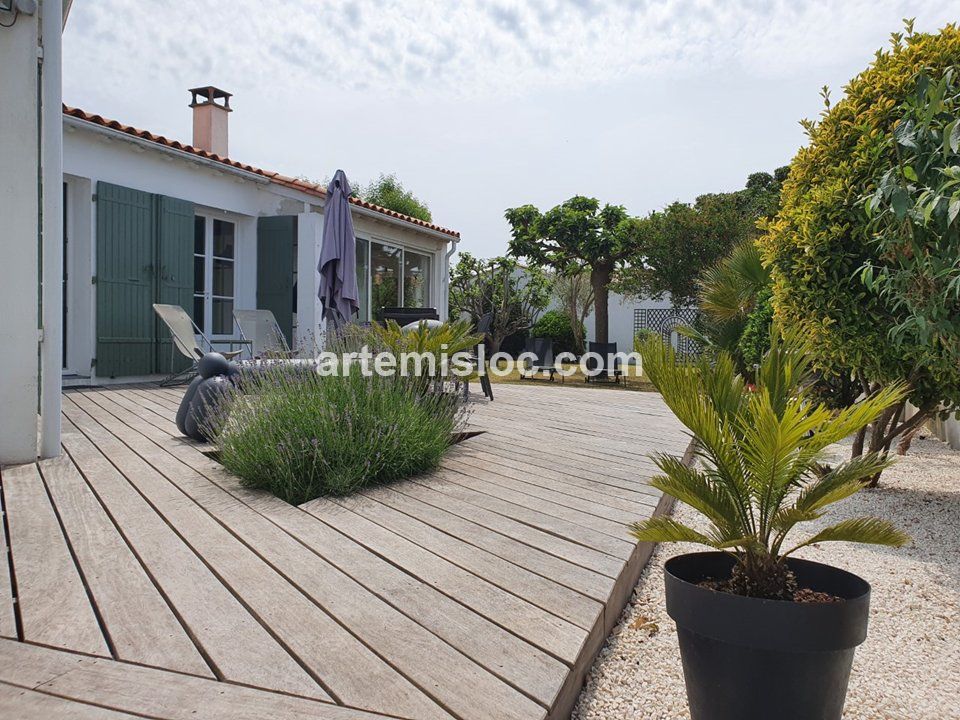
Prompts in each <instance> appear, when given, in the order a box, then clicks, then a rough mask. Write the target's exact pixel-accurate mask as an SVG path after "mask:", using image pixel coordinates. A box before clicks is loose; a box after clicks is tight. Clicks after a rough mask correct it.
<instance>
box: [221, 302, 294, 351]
mask: <svg viewBox="0 0 960 720" xmlns="http://www.w3.org/2000/svg"><path fill="white" fill-rule="evenodd" d="M233 317H234V319H235V320H236V321H237V327H239V328H240V336H241V337H242V338H243V339H244V340H249V341H250V353H251V355H252V356H253V357H254V358H289V357H293V355H294V351H293V350H291V349H290V344H289V343H288V342H287V339H286V338H285V337H284V335H283V330H281V329H280V325H279V324H278V323H277V318H276V317H275V316H274V314H273V313H272V312H271V311H270V310H234V311H233Z"/></svg>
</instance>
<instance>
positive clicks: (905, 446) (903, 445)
mask: <svg viewBox="0 0 960 720" xmlns="http://www.w3.org/2000/svg"><path fill="white" fill-rule="evenodd" d="M921 427H923V426H922V425H917V427H915V428H914V429H913V430H911V431H910V432H908V433H904V435H903V437H902V438H900V442H899V443H897V455H906V454H907V453H908V452H909V451H910V445H911V444H912V443H913V438H914V437H916V435H917V433H918V432H920V428H921Z"/></svg>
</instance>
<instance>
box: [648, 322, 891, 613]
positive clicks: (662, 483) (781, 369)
mask: <svg viewBox="0 0 960 720" xmlns="http://www.w3.org/2000/svg"><path fill="white" fill-rule="evenodd" d="M641 352H642V356H643V369H644V372H645V373H646V375H647V376H648V377H649V378H650V380H651V382H652V383H653V384H654V385H655V386H656V387H657V389H658V390H659V391H660V393H661V394H662V395H663V399H664V401H665V402H666V403H667V405H668V406H669V407H670V409H671V410H672V411H673V412H674V414H675V415H676V416H677V418H679V420H680V421H681V422H682V423H683V424H684V425H686V426H687V428H689V430H690V431H691V433H692V434H693V437H694V439H695V441H696V446H697V450H696V456H697V457H698V458H699V460H700V461H701V463H700V464H701V466H702V468H697V467H692V466H691V467H688V466H687V465H685V464H684V463H682V462H681V461H680V460H679V459H678V458H676V457H673V456H669V455H664V454H657V455H655V456H654V457H653V460H654V462H655V463H656V464H657V467H659V468H660V470H661V471H662V473H663V474H662V475H659V476H657V477H656V478H654V479H653V480H652V482H651V484H652V485H653V486H654V487H656V488H658V489H659V490H661V491H662V492H664V493H666V494H668V495H671V496H673V497H674V498H677V499H678V500H681V501H683V502H685V503H686V504H687V505H689V506H691V507H692V508H694V509H695V510H697V511H699V512H700V513H702V514H703V515H705V516H706V518H707V519H708V520H709V521H710V528H709V530H707V531H706V532H699V531H697V530H694V529H693V528H690V527H688V526H686V525H683V524H681V523H680V522H678V521H676V520H674V519H672V518H669V517H655V518H652V519H649V520H645V521H643V522H638V523H635V524H634V525H632V526H631V531H632V534H633V535H634V537H636V538H637V539H638V540H644V541H651V542H693V543H699V544H702V545H707V546H709V547H711V548H714V549H716V550H720V551H723V552H726V553H728V554H730V555H732V556H733V557H734V558H735V560H736V562H735V564H734V570H733V574H732V577H731V579H730V581H729V583H728V584H727V587H726V588H725V589H727V590H729V591H730V592H735V593H737V594H741V595H748V596H753V597H767V598H777V599H792V597H793V592H794V591H795V590H796V582H795V579H794V578H793V574H792V572H791V571H790V569H789V567H788V566H787V564H786V562H785V560H786V558H788V557H789V556H790V555H791V554H792V553H794V552H796V551H797V550H799V549H800V548H802V547H805V546H807V545H810V544H812V543H819V542H826V541H833V540H845V541H849V542H860V543H875V544H880V545H894V546H900V545H903V544H904V543H906V542H907V541H908V538H907V536H906V535H904V534H903V533H901V532H899V531H898V530H896V529H895V528H894V527H893V526H892V525H890V523H888V522H886V521H884V520H879V519H876V518H858V519H853V520H844V521H842V522H839V523H837V524H835V525H832V526H830V527H827V528H824V529H822V530H820V531H819V532H817V533H815V534H813V535H812V536H810V537H807V538H806V539H804V540H802V541H800V542H797V543H796V544H794V545H793V546H791V547H789V549H784V548H786V547H788V546H787V545H786V541H787V537H788V535H790V534H791V531H792V530H793V529H794V528H795V526H796V525H798V524H799V523H802V522H806V521H811V520H817V519H818V518H820V517H821V516H822V515H823V514H824V509H825V508H826V507H827V506H828V505H830V504H832V503H835V502H837V501H839V500H843V499H844V498H847V497H849V496H851V495H853V494H854V493H855V492H857V491H858V490H860V489H861V488H862V487H863V480H864V479H865V478H869V477H871V476H873V475H874V474H876V473H877V472H880V471H881V470H882V469H883V468H884V467H886V466H887V465H888V464H889V462H890V461H889V460H887V459H886V458H884V457H882V456H881V455H880V454H878V453H870V454H867V455H863V456H861V457H858V458H855V459H853V460H850V461H848V462H846V463H843V464H842V465H839V466H837V467H835V468H833V469H831V470H828V471H827V470H825V469H824V468H823V467H822V466H820V465H819V464H818V457H819V456H820V453H821V451H822V450H823V449H824V448H825V447H827V446H828V445H830V444H831V443H834V442H837V441H838V440H841V439H843V438H845V437H847V436H848V435H850V434H851V433H853V432H856V431H857V430H858V429H859V428H861V427H863V426H864V425H866V424H867V423H869V422H871V421H872V420H874V419H875V418H876V417H878V416H879V415H880V414H881V413H882V412H883V411H884V409H886V408H887V407H889V406H890V405H893V404H895V403H897V402H900V401H901V400H902V399H903V397H904V392H905V388H904V387H903V386H901V385H897V386H892V387H889V388H887V389H885V390H883V391H881V392H878V393H877V394H876V395H874V396H872V397H870V398H868V399H866V400H864V401H862V402H860V403H858V404H856V405H853V406H851V407H847V408H844V409H842V410H840V411H838V412H833V411H831V410H830V409H828V408H827V407H826V406H824V405H822V404H819V403H817V402H815V401H814V400H813V398H812V396H811V395H810V391H809V385H810V381H811V372H810V352H809V347H808V346H807V343H806V341H804V340H802V339H800V338H798V337H793V338H789V339H781V338H780V337H779V336H778V335H777V334H776V333H772V334H771V348H770V351H769V352H768V353H767V354H766V356H765V357H764V359H763V361H762V362H761V364H760V367H759V368H758V369H757V373H756V376H757V384H756V389H755V390H753V391H751V390H748V389H747V387H746V385H745V381H744V380H743V378H742V377H741V376H739V375H738V374H737V373H736V371H735V368H734V362H733V359H732V358H731V356H730V354H729V353H727V352H723V351H720V352H718V353H717V354H716V355H715V356H714V357H712V358H710V359H706V358H701V359H699V360H697V361H678V359H677V357H676V355H675V353H674V351H673V350H672V349H671V348H670V347H669V346H666V345H664V344H663V342H661V341H660V340H659V339H658V338H655V337H653V338H648V339H647V340H646V341H645V342H644V343H643V345H642V350H641Z"/></svg>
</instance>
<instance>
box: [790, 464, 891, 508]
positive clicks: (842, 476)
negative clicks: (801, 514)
mask: <svg viewBox="0 0 960 720" xmlns="http://www.w3.org/2000/svg"><path fill="white" fill-rule="evenodd" d="M892 464H893V460H892V459H890V458H884V457H883V456H882V455H880V454H879V453H867V454H866V455H861V456H860V457H857V458H853V459H851V460H848V461H847V462H845V463H842V464H840V465H838V466H837V467H835V468H834V469H833V470H831V471H830V472H828V473H826V474H825V475H824V476H823V477H821V478H820V479H819V480H816V481H815V482H813V483H811V484H810V485H808V486H807V487H805V488H804V489H803V490H801V491H800V494H799V495H798V496H797V501H796V502H795V503H794V507H796V508H797V510H800V511H810V510H819V509H820V508H823V507H826V506H827V505H830V504H832V503H835V502H838V501H840V500H844V499H846V498H848V497H850V496H851V495H853V494H854V493H856V492H859V490H860V489H861V488H862V487H863V483H862V481H863V480H864V479H865V478H868V477H871V476H873V475H875V474H876V473H878V472H881V471H882V470H883V469H885V468H887V467H889V466H890V465H892Z"/></svg>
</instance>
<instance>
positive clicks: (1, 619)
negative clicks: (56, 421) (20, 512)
mask: <svg viewBox="0 0 960 720" xmlns="http://www.w3.org/2000/svg"><path fill="white" fill-rule="evenodd" d="M2 489H3V469H2V468H0V637H9V638H15V637H17V615H16V611H15V609H14V603H13V580H12V578H11V577H10V562H9V557H10V555H9V548H8V546H7V528H6V519H5V517H4V515H3V512H4V504H3V492H2Z"/></svg>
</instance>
